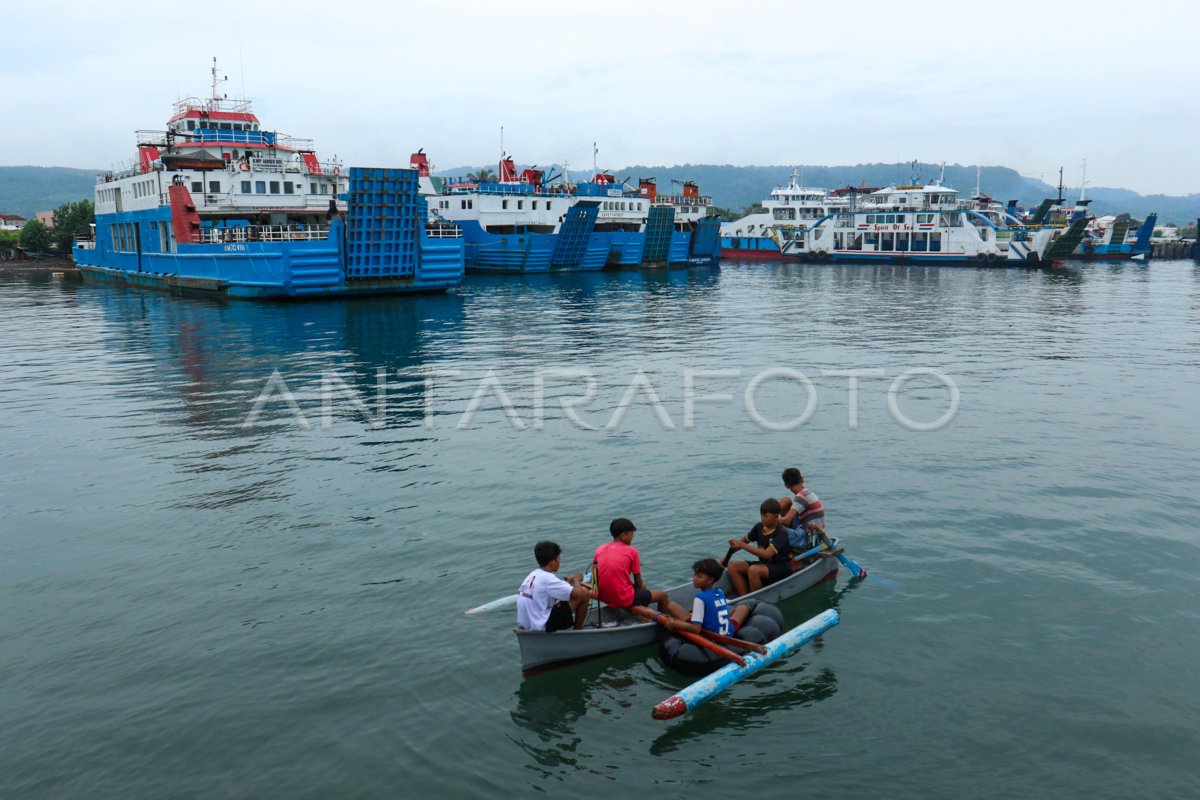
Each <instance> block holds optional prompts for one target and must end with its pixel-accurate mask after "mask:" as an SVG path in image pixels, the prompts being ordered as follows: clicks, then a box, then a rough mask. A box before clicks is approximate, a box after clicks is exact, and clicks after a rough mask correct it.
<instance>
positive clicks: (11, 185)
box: [0, 167, 104, 219]
mask: <svg viewBox="0 0 1200 800" xmlns="http://www.w3.org/2000/svg"><path fill="white" fill-rule="evenodd" d="M103 171H104V170H100V169H71V168H70V167H0V214H20V215H21V216H22V217H24V218H25V219H33V215H34V214H36V213H37V212H39V211H53V210H54V209H56V208H58V207H59V206H61V205H62V204H63V203H74V202H75V201H77V200H82V199H84V198H85V197H86V198H87V199H88V200H92V199H94V197H93V195H94V194H95V190H96V175H97V174H99V173H101V172H103Z"/></svg>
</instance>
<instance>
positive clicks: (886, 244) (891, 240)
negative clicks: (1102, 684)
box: [879, 233, 896, 250]
mask: <svg viewBox="0 0 1200 800" xmlns="http://www.w3.org/2000/svg"><path fill="white" fill-rule="evenodd" d="M879 240H880V241H879V249H880V250H895V249H896V237H895V236H893V235H892V234H890V233H885V234H883V235H882V236H880V237H879Z"/></svg>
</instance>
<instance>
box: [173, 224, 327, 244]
mask: <svg viewBox="0 0 1200 800" xmlns="http://www.w3.org/2000/svg"><path fill="white" fill-rule="evenodd" d="M328 238H329V226H328V225H326V224H322V223H316V224H312V225H300V224H295V225H239V226H237V227H228V228H203V229H201V231H200V234H199V237H198V238H197V241H198V242H199V243H200V244H242V243H245V242H296V241H324V240H326V239H328Z"/></svg>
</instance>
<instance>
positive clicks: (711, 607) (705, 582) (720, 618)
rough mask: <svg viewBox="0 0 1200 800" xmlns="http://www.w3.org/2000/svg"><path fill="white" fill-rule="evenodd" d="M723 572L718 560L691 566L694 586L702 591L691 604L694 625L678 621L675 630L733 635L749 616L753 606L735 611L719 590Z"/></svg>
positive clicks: (702, 560) (701, 560)
mask: <svg viewBox="0 0 1200 800" xmlns="http://www.w3.org/2000/svg"><path fill="white" fill-rule="evenodd" d="M722 572H724V569H723V568H722V567H721V563H720V562H719V561H717V560H716V559H715V558H702V559H700V560H699V561H697V562H696V563H695V564H692V586H695V587H696V588H697V589H699V590H700V591H699V592H698V593H697V594H696V598H695V599H694V600H693V601H692V619H691V622H678V621H677V622H675V623H674V624H673V625H672V626H671V629H672V630H680V631H689V632H691V633H699V632H700V630H701V629H704V630H706V631H712V632H713V633H719V634H721V635H722V636H733V635H734V634H735V633H737V629H738V628H740V627H742V623H743V622H745V621H746V618H747V617H749V616H750V607H749V606H745V605H741V606H738V607H737V608H735V609H734V610H733V611H732V612H730V610H729V601H728V600H726V599H725V593H724V592H723V591H721V590H720V589H718V588H717V585H716V584H717V581H719V580H721V573H722Z"/></svg>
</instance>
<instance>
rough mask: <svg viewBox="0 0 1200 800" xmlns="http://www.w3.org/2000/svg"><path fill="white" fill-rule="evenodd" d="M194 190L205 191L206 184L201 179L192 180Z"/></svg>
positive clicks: (197, 191)
mask: <svg viewBox="0 0 1200 800" xmlns="http://www.w3.org/2000/svg"><path fill="white" fill-rule="evenodd" d="M192 191H193V192H195V193H196V194H199V193H201V192H203V191H204V184H203V183H201V182H200V181H192Z"/></svg>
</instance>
